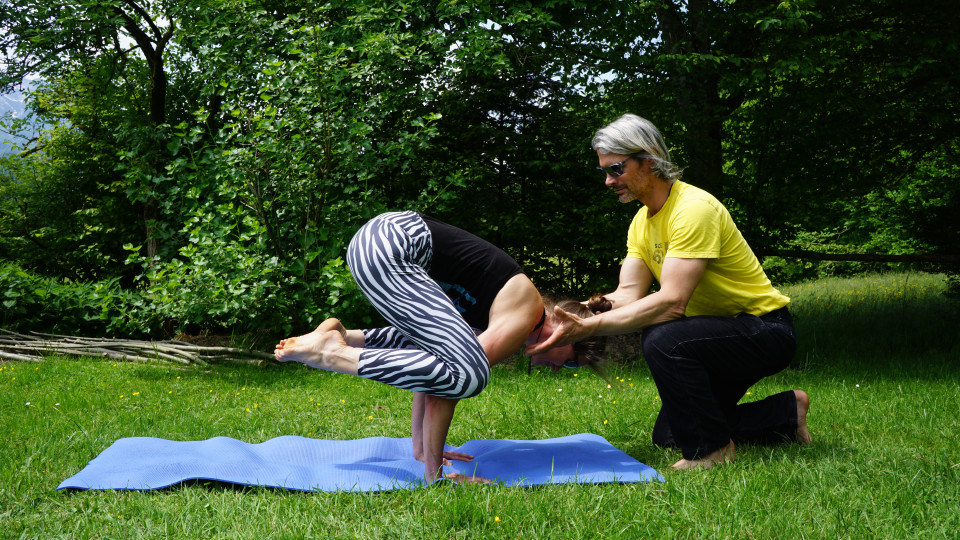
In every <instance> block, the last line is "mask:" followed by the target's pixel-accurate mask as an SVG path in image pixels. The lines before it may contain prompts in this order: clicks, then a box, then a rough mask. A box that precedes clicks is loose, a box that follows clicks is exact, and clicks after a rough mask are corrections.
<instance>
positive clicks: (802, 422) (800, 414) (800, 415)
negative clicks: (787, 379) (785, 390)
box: [793, 390, 813, 445]
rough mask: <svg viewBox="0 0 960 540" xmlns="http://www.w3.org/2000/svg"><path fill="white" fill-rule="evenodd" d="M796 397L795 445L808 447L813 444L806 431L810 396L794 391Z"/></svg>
mask: <svg viewBox="0 0 960 540" xmlns="http://www.w3.org/2000/svg"><path fill="white" fill-rule="evenodd" d="M793 395H795V396H796V397H797V443H798V444H800V445H808V444H811V443H812V442H813V437H811V436H810V430H808V429H807V411H808V410H810V396H808V395H807V393H806V392H804V391H803V390H794V391H793Z"/></svg>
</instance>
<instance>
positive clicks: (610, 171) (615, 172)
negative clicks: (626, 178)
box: [597, 156, 639, 178]
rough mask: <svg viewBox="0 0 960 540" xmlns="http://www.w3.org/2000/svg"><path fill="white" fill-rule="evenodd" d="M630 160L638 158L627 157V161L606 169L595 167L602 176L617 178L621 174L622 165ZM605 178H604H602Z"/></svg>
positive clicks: (608, 166)
mask: <svg viewBox="0 0 960 540" xmlns="http://www.w3.org/2000/svg"><path fill="white" fill-rule="evenodd" d="M631 158H639V156H628V157H627V159H625V160H623V161H621V162H619V163H614V164H613V165H607V166H606V167H599V166H598V167H597V170H598V171H603V174H605V175H609V176H610V177H611V178H618V177H619V176H620V175H622V174H623V164H624V163H626V162H627V161H629V160H630V159H631ZM604 178H606V176H604Z"/></svg>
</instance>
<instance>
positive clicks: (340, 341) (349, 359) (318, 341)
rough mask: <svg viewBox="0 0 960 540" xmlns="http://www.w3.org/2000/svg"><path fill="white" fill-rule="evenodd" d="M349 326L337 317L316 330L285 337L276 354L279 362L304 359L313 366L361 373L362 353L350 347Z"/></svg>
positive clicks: (304, 361) (302, 362)
mask: <svg viewBox="0 0 960 540" xmlns="http://www.w3.org/2000/svg"><path fill="white" fill-rule="evenodd" d="M345 336H346V329H345V328H344V327H343V325H342V324H340V321H338V320H337V319H327V320H325V321H323V323H321V324H320V326H318V327H317V329H316V330H314V331H313V332H310V333H309V334H304V335H302V336H297V337H291V338H287V339H284V340H281V341H280V343H278V344H277V347H276V350H274V351H273V356H274V357H275V358H276V359H277V361H279V362H300V363H301V364H305V365H308V366H310V367H313V368H318V369H325V370H328V371H337V372H339V373H350V374H353V375H356V374H357V364H358V363H359V360H360V353H359V352H358V351H352V352H351V350H350V349H351V348H350V347H347V342H346V341H345Z"/></svg>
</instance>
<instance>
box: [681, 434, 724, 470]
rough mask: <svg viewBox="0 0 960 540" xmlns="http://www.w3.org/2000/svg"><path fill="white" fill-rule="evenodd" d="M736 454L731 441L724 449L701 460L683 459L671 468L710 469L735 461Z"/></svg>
mask: <svg viewBox="0 0 960 540" xmlns="http://www.w3.org/2000/svg"><path fill="white" fill-rule="evenodd" d="M734 454H736V452H735V451H734V446H733V441H732V440H731V441H730V442H729V443H728V444H727V445H726V446H724V447H723V448H720V449H718V450H714V451H713V452H710V453H709V454H707V455H706V456H704V457H702V458H700V459H681V460H680V461H678V462H676V463H674V464H673V465H671V466H670V468H671V469H673V470H675V471H686V470H690V469H709V468H711V467H713V466H714V465H722V464H724V463H727V462H729V461H733V456H734Z"/></svg>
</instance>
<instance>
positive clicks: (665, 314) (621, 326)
mask: <svg viewBox="0 0 960 540" xmlns="http://www.w3.org/2000/svg"><path fill="white" fill-rule="evenodd" d="M607 298H608V299H610V300H611V301H613V299H611V298H610V297H609V296H608V297H607ZM681 316H683V306H682V305H678V303H677V302H676V301H675V300H673V299H671V298H668V297H666V296H664V295H662V294H660V293H653V294H650V295H647V296H644V297H643V298H641V299H639V300H636V301H634V302H631V303H629V304H627V305H617V304H616V303H614V309H613V310H611V311H607V312H606V313H601V314H600V315H598V316H596V317H590V318H587V319H585V320H584V325H585V326H587V327H588V328H589V335H591V336H614V335H619V334H627V333H630V332H636V331H638V330H642V329H644V328H646V327H648V326H651V325H654V324H657V323H661V322H666V321H672V320H674V319H679V318H680V317H681Z"/></svg>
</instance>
